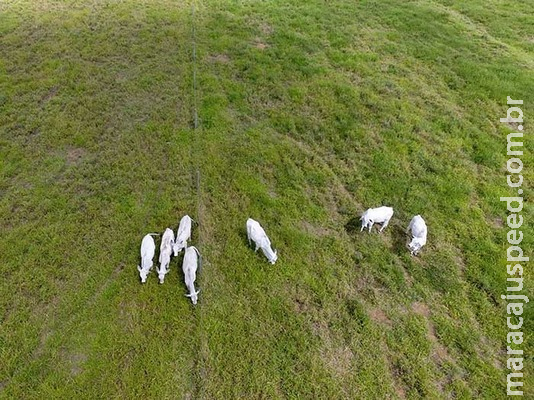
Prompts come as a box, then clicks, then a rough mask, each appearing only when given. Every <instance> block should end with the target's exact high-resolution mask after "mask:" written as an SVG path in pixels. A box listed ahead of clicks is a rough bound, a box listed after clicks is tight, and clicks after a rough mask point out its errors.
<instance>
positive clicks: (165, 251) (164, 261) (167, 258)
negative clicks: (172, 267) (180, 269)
mask: <svg viewBox="0 0 534 400" xmlns="http://www.w3.org/2000/svg"><path fill="white" fill-rule="evenodd" d="M173 245H174V232H173V231H172V229H169V228H167V229H165V232H164V233H163V237H162V238H161V246H160V247H159V264H160V267H159V269H158V267H156V271H157V273H158V278H159V283H163V282H164V281H165V275H167V272H169V264H170V262H171V255H172V248H173Z"/></svg>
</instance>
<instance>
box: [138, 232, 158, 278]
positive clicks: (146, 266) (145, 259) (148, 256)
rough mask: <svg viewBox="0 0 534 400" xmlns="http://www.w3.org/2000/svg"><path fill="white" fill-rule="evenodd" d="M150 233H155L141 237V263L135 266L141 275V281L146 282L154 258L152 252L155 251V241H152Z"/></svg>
mask: <svg viewBox="0 0 534 400" xmlns="http://www.w3.org/2000/svg"><path fill="white" fill-rule="evenodd" d="M152 235H157V234H156V233H149V234H148V235H146V236H145V237H144V238H143V241H142V242H141V265H138V266H137V270H138V271H139V276H140V277H141V283H145V282H146V278H147V275H148V273H149V272H150V269H151V268H152V265H153V263H152V258H154V253H155V251H156V243H154V239H152Z"/></svg>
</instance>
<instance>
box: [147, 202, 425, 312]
mask: <svg viewBox="0 0 534 400" xmlns="http://www.w3.org/2000/svg"><path fill="white" fill-rule="evenodd" d="M391 217H393V208H391V207H385V206H383V207H378V208H369V209H368V210H367V211H365V212H364V213H363V214H362V216H361V217H360V220H361V221H362V227H361V230H360V232H361V231H363V230H364V229H365V228H368V230H369V232H371V228H372V227H373V225H374V224H375V223H376V224H380V225H382V226H381V228H380V230H379V232H382V231H383V230H384V229H385V228H386V227H387V226H388V224H389V221H390V219H391ZM193 222H194V221H193V220H192V219H191V217H189V215H185V216H184V217H183V218H182V219H181V220H180V224H179V226H178V231H177V232H176V237H175V236H174V232H173V230H172V229H170V228H167V229H165V232H164V233H163V236H162V238H161V245H160V252H159V260H158V261H159V268H158V267H157V266H156V272H157V273H158V279H159V283H161V284H162V283H164V282H165V275H167V273H168V272H169V266H170V261H171V256H172V255H174V256H175V257H176V256H178V254H179V253H180V252H181V251H182V250H185V251H184V258H183V262H182V271H183V273H184V281H185V286H186V287H187V290H188V291H189V293H188V294H186V296H187V297H189V298H191V302H192V303H193V304H197V301H198V294H199V292H200V290H196V289H195V280H196V273H197V269H199V270H201V269H202V256H201V255H200V252H199V251H198V249H197V248H196V247H195V246H189V247H188V246H187V241H188V240H189V239H190V238H191V226H192V223H193ZM246 226H247V238H248V242H249V245H250V244H251V242H254V244H255V246H256V247H255V250H254V251H258V250H259V249H261V251H262V252H263V254H264V255H265V257H267V260H268V261H269V262H270V263H271V264H274V263H275V262H276V260H277V259H278V254H277V251H276V250H273V249H272V246H271V241H270V240H269V237H268V236H267V234H266V233H265V230H264V229H263V228H262V226H261V225H260V224H259V222H258V221H255V220H253V219H252V218H249V219H248V220H247V224H246ZM407 232H410V233H411V236H412V238H411V241H410V243H409V244H408V248H409V250H410V253H411V254H413V255H417V253H418V252H419V251H420V250H421V248H422V247H423V246H424V245H425V244H426V237H427V232H428V230H427V226H426V223H425V220H424V219H423V218H422V217H421V216H420V215H416V216H414V217H413V218H412V220H411V221H410V224H409V225H408V229H407ZM153 236H159V234H157V233H149V234H147V235H145V237H143V240H142V242H141V265H138V266H137V269H138V271H139V277H140V278H141V283H145V282H146V280H147V276H148V274H149V272H150V270H151V269H152V266H153V262H152V259H153V258H154V254H155V250H156V243H155V242H154V239H153Z"/></svg>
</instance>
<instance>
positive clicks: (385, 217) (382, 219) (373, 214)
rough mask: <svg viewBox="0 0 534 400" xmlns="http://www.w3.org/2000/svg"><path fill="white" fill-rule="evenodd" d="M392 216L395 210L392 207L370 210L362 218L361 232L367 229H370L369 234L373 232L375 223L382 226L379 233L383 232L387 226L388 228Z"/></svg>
mask: <svg viewBox="0 0 534 400" xmlns="http://www.w3.org/2000/svg"><path fill="white" fill-rule="evenodd" d="M392 216H393V208H391V207H378V208H370V209H368V210H367V211H366V212H364V213H363V214H362V216H361V217H360V220H361V221H362V229H360V232H361V231H363V230H364V229H365V228H367V227H369V232H371V228H372V227H373V224H375V223H377V224H382V227H381V228H380V230H379V232H382V231H383V230H384V229H385V228H386V226H388V223H389V220H390V219H391V217H392Z"/></svg>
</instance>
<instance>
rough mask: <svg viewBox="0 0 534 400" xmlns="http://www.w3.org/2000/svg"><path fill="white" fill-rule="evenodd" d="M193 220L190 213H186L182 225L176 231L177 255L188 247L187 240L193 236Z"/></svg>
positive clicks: (175, 250)
mask: <svg viewBox="0 0 534 400" xmlns="http://www.w3.org/2000/svg"><path fill="white" fill-rule="evenodd" d="M192 221H193V220H192V219H191V217H190V216H189V215H184V216H183V217H182V219H181V220H180V226H178V231H177V232H176V240H175V242H174V246H173V250H174V256H175V257H176V256H177V255H178V253H179V252H180V251H182V249H185V248H186V247H187V241H188V240H189V238H190V237H191V222H192Z"/></svg>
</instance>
